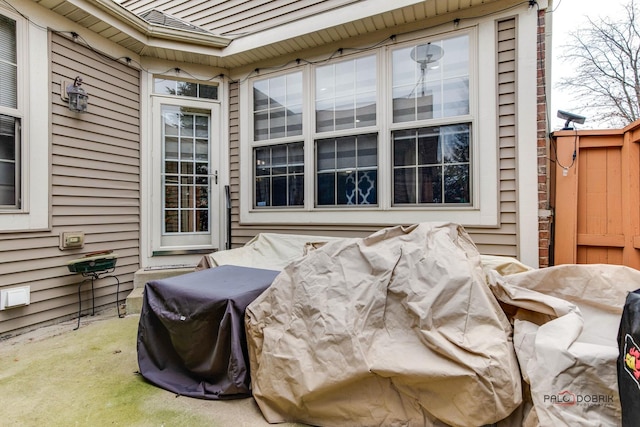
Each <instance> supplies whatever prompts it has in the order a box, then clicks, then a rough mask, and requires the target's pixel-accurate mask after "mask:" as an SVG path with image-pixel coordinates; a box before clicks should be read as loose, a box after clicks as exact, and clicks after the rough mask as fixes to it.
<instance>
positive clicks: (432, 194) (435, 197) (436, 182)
mask: <svg viewBox="0 0 640 427" xmlns="http://www.w3.org/2000/svg"><path fill="white" fill-rule="evenodd" d="M418 174H419V175H418V203H442V168H441V167H440V166H433V167H426V168H418Z"/></svg>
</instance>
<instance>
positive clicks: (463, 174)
mask: <svg viewBox="0 0 640 427" xmlns="http://www.w3.org/2000/svg"><path fill="white" fill-rule="evenodd" d="M470 128H471V127H470V125H469V124H459V125H448V126H439V127H428V128H419V129H406V130H399V131H395V132H393V155H394V160H393V162H394V165H393V172H394V174H393V189H394V204H396V205H400V204H449V203H455V204H469V203H470V202H471V199H470V186H469V180H470V178H469V177H470V172H471V171H470V162H469V136H470V132H471V129H470Z"/></svg>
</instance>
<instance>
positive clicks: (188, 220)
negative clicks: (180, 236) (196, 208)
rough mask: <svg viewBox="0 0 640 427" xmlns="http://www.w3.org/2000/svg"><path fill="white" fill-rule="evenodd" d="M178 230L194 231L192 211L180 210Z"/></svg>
mask: <svg viewBox="0 0 640 427" xmlns="http://www.w3.org/2000/svg"><path fill="white" fill-rule="evenodd" d="M180 231H181V232H182V233H193V232H194V231H195V227H194V224H193V211H190V210H189V211H180Z"/></svg>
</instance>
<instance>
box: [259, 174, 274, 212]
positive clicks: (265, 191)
mask: <svg viewBox="0 0 640 427" xmlns="http://www.w3.org/2000/svg"><path fill="white" fill-rule="evenodd" d="M270 204H271V181H270V179H269V178H257V179H256V206H269V205H270Z"/></svg>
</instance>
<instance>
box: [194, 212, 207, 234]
mask: <svg viewBox="0 0 640 427" xmlns="http://www.w3.org/2000/svg"><path fill="white" fill-rule="evenodd" d="M196 231H200V232H202V231H209V210H208V209H197V210H196Z"/></svg>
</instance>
